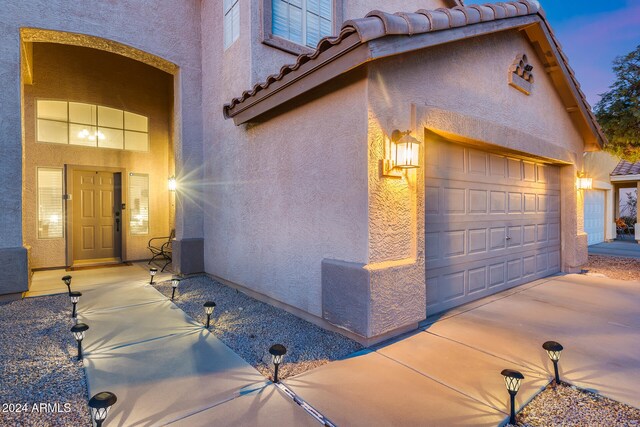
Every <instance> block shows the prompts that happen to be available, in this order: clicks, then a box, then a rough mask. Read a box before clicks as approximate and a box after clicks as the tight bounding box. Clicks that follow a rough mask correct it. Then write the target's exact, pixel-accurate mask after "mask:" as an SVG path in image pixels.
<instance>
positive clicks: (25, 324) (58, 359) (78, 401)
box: [0, 295, 91, 427]
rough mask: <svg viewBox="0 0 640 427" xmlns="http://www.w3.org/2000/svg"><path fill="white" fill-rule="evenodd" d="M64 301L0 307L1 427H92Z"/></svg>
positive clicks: (64, 298)
mask: <svg viewBox="0 0 640 427" xmlns="http://www.w3.org/2000/svg"><path fill="white" fill-rule="evenodd" d="M70 314H71V303H70V302H69V297H68V296H67V295H56V296H48V297H39V298H27V299H24V300H19V301H13V302H9V303H0V324H1V325H2V328H0V359H1V360H2V363H1V364H0V365H1V367H0V405H1V406H0V425H2V426H73V427H82V426H87V427H89V426H91V416H90V413H89V409H88V407H87V395H88V392H87V385H86V380H85V375H84V369H83V367H82V362H78V361H76V356H77V345H76V342H75V340H74V339H73V336H72V334H71V332H70V331H69V329H71V326H72V325H73V323H72V322H71V318H70Z"/></svg>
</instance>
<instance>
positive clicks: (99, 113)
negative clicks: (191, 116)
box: [37, 99, 149, 151]
mask: <svg viewBox="0 0 640 427" xmlns="http://www.w3.org/2000/svg"><path fill="white" fill-rule="evenodd" d="M37 139H38V142H50V143H55V144H71V145H81V146H85V147H98V148H114V149H117V150H129V151H149V119H148V118H147V117H145V116H141V115H140V114H135V113H130V112H128V111H124V110H118V109H116V108H110V107H103V106H100V105H92V104H84V103H81V102H67V101H51V100H44V99H39V100H38V102H37Z"/></svg>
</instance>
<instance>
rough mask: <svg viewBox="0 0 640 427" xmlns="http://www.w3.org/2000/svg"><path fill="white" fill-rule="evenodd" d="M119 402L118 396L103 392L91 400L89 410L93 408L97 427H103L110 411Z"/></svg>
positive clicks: (92, 411)
mask: <svg viewBox="0 0 640 427" xmlns="http://www.w3.org/2000/svg"><path fill="white" fill-rule="evenodd" d="M117 400H118V398H117V397H116V395H115V394H113V393H111V392H110V391H101V392H100V393H98V394H95V395H94V396H93V397H92V398H91V399H89V408H91V415H92V416H93V419H94V421H95V422H96V427H102V423H103V422H104V420H105V419H107V414H109V409H110V408H111V407H112V406H113V405H114V404H115V403H116V401H117Z"/></svg>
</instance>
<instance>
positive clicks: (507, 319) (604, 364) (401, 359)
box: [285, 275, 640, 426]
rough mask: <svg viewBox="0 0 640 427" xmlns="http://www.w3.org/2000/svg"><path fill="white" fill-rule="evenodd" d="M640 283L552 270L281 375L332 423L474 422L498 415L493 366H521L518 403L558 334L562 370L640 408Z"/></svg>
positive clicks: (544, 375) (544, 370) (531, 390)
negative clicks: (367, 346) (407, 332)
mask: <svg viewBox="0 0 640 427" xmlns="http://www.w3.org/2000/svg"><path fill="white" fill-rule="evenodd" d="M638 307H640V286H639V285H638V283H637V282H624V281H616V280H611V279H604V278H595V277H587V276H581V275H567V276H556V277H552V278H547V279H542V280H538V281H536V282H533V283H531V284H529V285H525V286H523V287H519V288H515V289H512V290H510V291H507V292H504V293H501V294H498V295H495V296H492V297H489V298H486V299H484V300H481V301H478V302H476V303H474V304H473V305H468V306H465V307H462V308H460V309H458V310H454V311H451V312H449V313H447V315H446V316H444V317H442V318H440V319H432V320H431V321H430V322H431V323H429V324H427V325H426V326H425V327H424V329H423V330H422V331H420V332H417V333H414V334H412V335H411V336H408V337H405V338H403V339H400V340H398V341H396V342H394V343H391V344H388V345H385V346H382V347H380V348H377V349H376V350H375V351H369V352H364V353H363V354H361V355H359V356H356V357H352V358H350V359H347V360H343V361H339V362H333V363H331V364H328V365H324V366H322V367H320V368H318V369H315V370H313V371H310V372H307V373H304V374H302V375H299V376H297V377H295V378H292V379H288V380H286V381H285V383H286V384H287V385H288V386H289V387H291V388H292V389H293V390H294V391H295V392H296V393H298V394H299V395H300V396H302V397H303V398H305V399H306V400H307V401H309V402H310V403H312V404H313V405H314V406H315V407H316V408H317V409H318V410H319V411H321V412H323V413H324V414H325V415H326V416H328V417H329V418H330V419H331V420H332V421H334V422H336V423H337V424H338V425H348V426H370V425H376V426H395V425H447V426H450V425H474V426H483V425H486V426H491V425H492V426H495V425H498V424H499V423H501V422H503V421H505V417H506V415H507V414H506V408H507V402H508V394H507V392H506V389H505V385H504V381H503V377H502V376H501V375H500V371H501V370H502V369H504V368H513V369H518V370H520V371H521V372H522V373H523V374H524V376H525V380H524V383H523V385H522V388H521V390H520V393H519V394H518V399H517V401H518V405H522V404H523V403H525V402H527V401H528V400H530V399H531V398H532V397H533V396H534V395H535V394H536V393H537V392H538V391H539V390H540V389H541V388H542V387H544V386H545V385H546V384H547V383H548V382H549V381H550V380H551V378H552V373H553V365H552V364H551V362H550V361H549V359H548V357H547V355H546V353H545V352H544V351H543V350H542V348H541V345H542V343H543V342H544V341H547V340H556V341H558V342H560V343H562V344H563V345H564V347H565V351H564V352H563V354H562V358H561V360H560V374H561V378H563V379H565V380H567V381H569V382H571V383H573V384H576V385H578V386H580V387H583V388H588V389H592V390H595V391H598V392H600V393H602V394H603V395H606V396H609V397H612V398H613V399H616V400H619V401H622V402H624V403H627V404H630V405H632V406H636V407H640V393H638V391H637V384H638V382H639V381H640V310H638Z"/></svg>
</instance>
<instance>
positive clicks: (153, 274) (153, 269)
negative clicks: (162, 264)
mask: <svg viewBox="0 0 640 427" xmlns="http://www.w3.org/2000/svg"><path fill="white" fill-rule="evenodd" d="M156 274H158V269H157V268H155V267H151V268H150V269H149V275H150V276H151V281H150V282H149V284H150V285H153V277H154V276H155V275H156Z"/></svg>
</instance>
